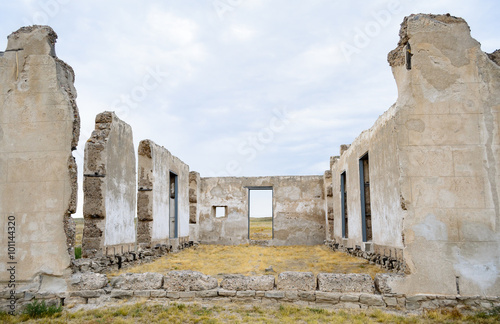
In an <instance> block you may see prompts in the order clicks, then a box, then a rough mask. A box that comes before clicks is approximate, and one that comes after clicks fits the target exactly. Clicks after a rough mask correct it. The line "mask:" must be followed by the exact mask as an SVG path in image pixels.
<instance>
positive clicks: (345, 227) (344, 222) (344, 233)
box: [340, 171, 349, 238]
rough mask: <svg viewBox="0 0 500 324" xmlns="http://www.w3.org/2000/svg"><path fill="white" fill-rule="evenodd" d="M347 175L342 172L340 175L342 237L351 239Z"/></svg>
mask: <svg viewBox="0 0 500 324" xmlns="http://www.w3.org/2000/svg"><path fill="white" fill-rule="evenodd" d="M346 184H347V175H346V172H345V171H344V172H342V174H341V175H340V206H341V209H342V237H343V238H348V237H349V227H348V224H349V218H348V213H347V190H346Z"/></svg>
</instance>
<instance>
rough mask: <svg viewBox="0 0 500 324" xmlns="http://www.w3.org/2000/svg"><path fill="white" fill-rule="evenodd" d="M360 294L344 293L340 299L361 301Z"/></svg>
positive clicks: (351, 301)
mask: <svg viewBox="0 0 500 324" xmlns="http://www.w3.org/2000/svg"><path fill="white" fill-rule="evenodd" d="M359 296H360V294H342V295H340V300H341V301H343V302H349V303H357V302H359Z"/></svg>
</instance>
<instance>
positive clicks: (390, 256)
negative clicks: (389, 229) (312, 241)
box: [325, 240, 408, 273]
mask: <svg viewBox="0 0 500 324" xmlns="http://www.w3.org/2000/svg"><path fill="white" fill-rule="evenodd" d="M325 245H326V246H328V247H329V248H331V249H332V250H334V251H341V252H345V253H348V254H350V255H353V256H356V257H359V258H363V259H366V260H368V261H370V264H377V265H379V266H380V267H382V268H384V269H387V270H389V271H393V272H397V273H407V271H408V270H407V268H406V264H405V261H404V260H403V250H401V249H397V248H391V247H385V246H380V245H377V244H374V245H373V252H371V251H366V250H367V249H366V248H365V251H363V250H362V249H361V247H360V246H356V247H355V248H350V247H347V246H346V245H345V244H343V243H336V241H335V240H333V241H325ZM370 249H371V246H370Z"/></svg>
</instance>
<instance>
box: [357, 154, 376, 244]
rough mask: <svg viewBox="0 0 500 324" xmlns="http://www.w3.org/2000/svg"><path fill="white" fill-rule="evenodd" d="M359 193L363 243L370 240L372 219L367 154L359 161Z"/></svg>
mask: <svg viewBox="0 0 500 324" xmlns="http://www.w3.org/2000/svg"><path fill="white" fill-rule="evenodd" d="M359 192H360V196H361V197H360V198H361V229H362V235H363V242H369V241H371V240H372V237H373V236H372V218H371V206H370V163H369V158H368V153H366V154H364V155H363V156H362V157H361V158H360V159H359Z"/></svg>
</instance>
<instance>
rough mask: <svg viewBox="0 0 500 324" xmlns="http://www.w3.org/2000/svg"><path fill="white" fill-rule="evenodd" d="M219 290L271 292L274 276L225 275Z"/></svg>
mask: <svg viewBox="0 0 500 324" xmlns="http://www.w3.org/2000/svg"><path fill="white" fill-rule="evenodd" d="M220 286H221V288H224V289H227V290H236V291H243V290H261V291H267V290H273V289H274V276H271V275H268V276H250V277H247V276H243V275H239V274H231V275H225V276H224V277H223V279H222V281H221V283H220Z"/></svg>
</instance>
